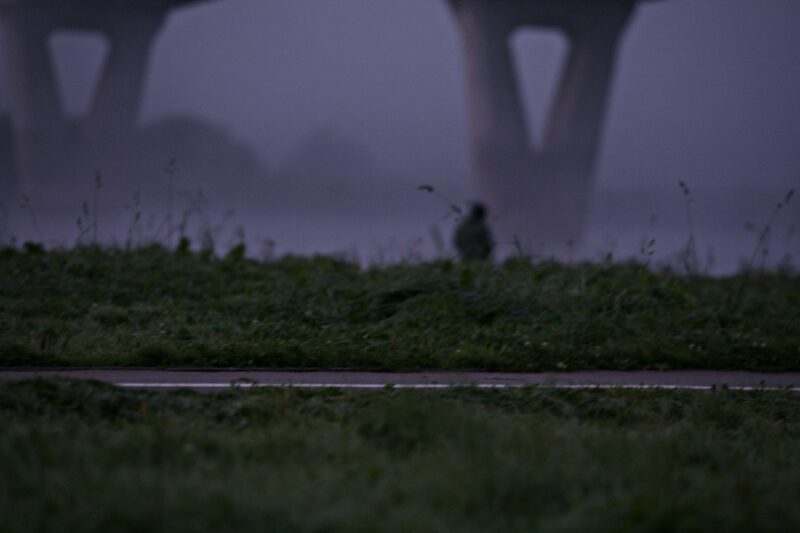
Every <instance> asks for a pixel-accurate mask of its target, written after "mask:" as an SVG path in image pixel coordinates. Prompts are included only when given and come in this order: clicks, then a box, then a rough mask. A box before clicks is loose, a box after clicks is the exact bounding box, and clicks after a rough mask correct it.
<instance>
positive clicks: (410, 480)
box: [0, 381, 800, 533]
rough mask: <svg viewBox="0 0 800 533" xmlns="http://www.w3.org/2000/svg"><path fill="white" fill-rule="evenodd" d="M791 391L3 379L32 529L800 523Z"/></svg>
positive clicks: (799, 460)
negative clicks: (201, 386) (127, 385)
mask: <svg viewBox="0 0 800 533" xmlns="http://www.w3.org/2000/svg"><path fill="white" fill-rule="evenodd" d="M798 438H800V397H798V396H797V395H793V394H790V393H785V392H766V391H762V392H753V393H734V392H729V391H724V390H723V391H718V392H713V393H690V392H656V391H649V392H637V391H555V390H547V389H519V390H505V391H499V390H476V389H452V390H447V391H439V392H421V391H407V390H406V391H397V390H387V391H384V392H342V391H335V390H330V391H315V392H312V391H307V390H306V391H303V390H292V389H271V390H264V389H260V390H241V389H239V390H231V391H228V392H225V393H220V394H214V395H203V394H198V393H191V392H161V393H153V392H143V391H132V390H119V389H115V388H113V387H111V386H108V385H103V384H98V383H91V382H69V381H32V382H23V383H15V384H8V383H6V384H0V516H2V517H3V526H2V529H3V531H4V532H9V533H14V532H29V531H404V532H405V531H443V532H450V531H533V530H542V531H705V530H709V529H711V528H713V529H714V530H715V531H720V532H721V531H797V530H798V529H800V506H798V505H797V502H798V501H800V445H799V444H800V443H799V442H798Z"/></svg>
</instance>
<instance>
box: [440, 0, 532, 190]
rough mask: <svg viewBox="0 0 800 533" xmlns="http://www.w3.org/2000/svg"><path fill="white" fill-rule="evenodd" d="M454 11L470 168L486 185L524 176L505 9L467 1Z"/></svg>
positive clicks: (526, 147)
mask: <svg viewBox="0 0 800 533" xmlns="http://www.w3.org/2000/svg"><path fill="white" fill-rule="evenodd" d="M455 15H456V18H457V21H458V26H459V29H460V31H461V39H462V44H463V48H464V61H465V72H466V77H467V93H468V102H469V112H470V122H471V128H470V141H471V145H472V157H473V164H474V167H475V171H476V174H477V175H478V178H479V180H480V181H481V182H482V184H483V185H487V186H488V189H489V190H490V191H491V190H492V189H493V188H494V186H495V185H502V186H505V185H507V184H508V183H509V182H510V183H516V182H519V181H521V180H524V179H526V177H527V176H528V175H529V174H530V172H531V170H532V169H531V161H532V158H531V155H532V154H531V146H530V138H529V135H528V130H527V126H526V122H525V113H524V109H523V105H522V98H521V96H520V92H519V83H518V80H517V74H516V70H515V68H514V60H513V57H512V53H511V49H510V43H509V37H510V32H511V30H512V28H513V25H512V23H511V20H510V19H509V18H508V17H507V16H506V13H504V12H499V11H498V10H496V9H493V7H492V6H491V4H490V3H488V2H483V1H479V2H472V3H470V5H469V6H464V8H462V9H457V10H456V11H455Z"/></svg>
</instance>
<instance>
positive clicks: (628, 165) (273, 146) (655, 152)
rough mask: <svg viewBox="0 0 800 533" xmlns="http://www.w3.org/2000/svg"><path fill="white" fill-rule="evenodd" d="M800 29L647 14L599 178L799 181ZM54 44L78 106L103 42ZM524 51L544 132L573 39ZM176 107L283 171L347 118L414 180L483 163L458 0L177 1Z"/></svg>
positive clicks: (622, 76) (634, 29)
mask: <svg viewBox="0 0 800 533" xmlns="http://www.w3.org/2000/svg"><path fill="white" fill-rule="evenodd" d="M798 27H800V2H797V0H673V1H666V2H663V3H657V4H653V5H644V6H642V7H640V8H639V10H638V12H637V15H636V17H635V19H634V21H633V23H632V24H631V26H630V28H629V31H628V33H627V35H626V37H625V40H624V42H623V46H622V50H621V52H622V53H621V55H620V61H619V63H618V70H617V73H618V76H617V78H616V85H615V91H614V94H613V99H612V102H611V112H610V121H609V123H608V125H607V129H606V132H607V135H606V139H605V143H604V146H605V148H604V150H603V156H602V160H601V163H600V171H599V176H598V178H599V183H600V184H601V185H611V186H617V185H637V186H638V185H645V184H647V183H658V184H673V183H674V182H675V181H676V180H677V179H684V180H686V181H688V182H690V183H695V184H697V185H698V186H702V185H705V184H712V183H714V184H718V183H723V182H725V183H734V184H738V185H747V184H751V185H753V186H761V185H763V184H764V183H770V184H774V185H775V186H776V187H778V188H780V187H784V186H791V185H793V184H796V183H798V182H800V179H799V178H798V176H800V150H798V148H797V147H798V140H800V105H799V104H800V102H798V100H799V99H800V32H798V31H797V28H798ZM55 42H56V48H57V50H58V53H57V60H58V67H59V71H60V72H61V76H62V83H63V85H64V87H65V92H66V98H67V101H68V108H69V109H70V110H71V111H72V112H76V111H77V110H79V108H80V107H81V106H82V105H85V102H86V101H87V95H88V93H87V89H86V88H87V87H88V86H89V85H90V80H91V75H92V68H94V65H96V64H97V63H99V61H100V59H101V57H102V50H101V48H100V47H99V46H97V44H96V43H95V42H94V41H92V40H91V39H87V38H85V37H84V38H80V37H76V36H75V35H74V34H72V35H69V36H67V35H61V36H59V37H58V38H57V39H56V41H55ZM513 45H514V48H515V49H516V50H517V52H518V56H517V60H518V64H519V65H520V67H521V69H522V81H523V83H524V89H525V95H526V104H527V105H528V111H529V113H530V115H531V117H532V119H533V120H532V126H533V129H534V137H536V138H538V134H537V131H538V128H540V127H541V125H542V119H543V115H544V113H545V109H546V104H547V99H548V98H549V97H550V95H551V89H552V85H553V82H554V81H555V77H556V74H557V71H558V66H559V61H560V60H561V56H562V54H563V53H564V49H565V45H564V42H563V41H562V40H561V39H560V37H559V36H558V34H556V33H546V32H536V31H525V32H521V33H519V34H518V35H516V36H515V37H514V41H513ZM6 75H8V73H6ZM12 75H13V73H12ZM5 100H6V99H5V93H0V102H2V104H0V105H3V106H5V105H6V103H5ZM168 113H191V114H195V115H200V116H202V117H204V118H206V119H208V120H211V121H213V122H215V123H218V124H221V125H223V126H225V127H227V128H228V129H229V131H230V132H231V133H233V134H234V135H235V136H236V137H238V138H240V139H242V140H245V141H247V142H249V143H250V144H252V146H254V147H255V148H256V149H257V151H258V153H259V155H260V156H261V157H262V158H263V160H264V161H265V163H266V164H267V166H268V167H273V168H274V167H276V166H280V164H281V163H282V162H283V161H285V160H287V159H288V158H290V157H291V152H292V150H293V149H294V148H296V146H297V144H298V143H299V142H300V141H301V140H302V139H303V138H304V136H306V135H308V134H310V133H311V132H313V131H314V130H317V129H318V128H320V127H326V126H333V127H335V128H337V129H338V130H340V131H341V132H342V134H343V135H346V136H347V137H349V138H351V139H353V140H355V141H357V142H360V143H362V144H363V145H365V146H366V147H368V148H369V149H370V150H371V151H372V152H373V154H374V155H375V157H376V158H377V160H378V161H379V163H380V164H381V165H382V166H384V167H385V168H387V169H389V170H390V171H391V172H392V173H396V174H398V175H403V176H406V177H408V178H409V179H412V180H416V181H420V182H421V181H426V182H427V181H432V180H434V179H436V178H437V177H448V178H452V179H458V177H460V176H462V175H466V174H467V173H468V152H467V142H466V141H467V132H466V128H467V114H466V103H465V88H464V84H463V74H462V61H461V56H460V48H459V42H458V35H457V33H456V31H455V28H454V25H453V22H452V20H451V18H450V16H449V13H448V11H447V9H446V4H445V2H444V1H443V0H269V1H264V0H220V1H217V2H209V3H206V4H203V5H201V6H199V7H194V8H188V9H184V10H181V11H178V12H175V13H174V14H173V15H172V17H171V18H170V20H169V22H168V23H167V25H166V27H165V28H164V31H163V32H162V34H161V36H160V38H159V40H158V42H157V45H156V48H155V51H154V61H153V64H152V69H151V76H150V80H149V83H148V90H147V96H146V99H145V106H144V116H143V119H144V120H145V121H152V120H154V119H156V118H158V117H160V116H163V115H164V114H168Z"/></svg>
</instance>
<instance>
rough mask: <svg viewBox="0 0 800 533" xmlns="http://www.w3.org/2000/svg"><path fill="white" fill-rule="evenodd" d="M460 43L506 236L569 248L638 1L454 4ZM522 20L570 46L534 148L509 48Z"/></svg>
mask: <svg viewBox="0 0 800 533" xmlns="http://www.w3.org/2000/svg"><path fill="white" fill-rule="evenodd" d="M448 1H449V3H450V5H451V8H452V10H453V14H454V15H455V19H456V23H457V27H458V30H459V33H460V35H461V38H462V41H463V45H464V46H463V48H464V53H465V64H466V69H465V70H466V78H467V85H468V94H469V107H470V118H471V139H472V150H473V159H474V170H475V174H476V176H477V178H478V182H479V187H480V190H481V193H482V194H484V195H485V196H486V200H488V201H489V203H490V205H491V206H492V207H493V208H494V212H495V213H496V215H497V223H498V226H499V229H500V234H501V235H500V236H501V239H511V238H519V239H520V240H522V241H524V242H528V243H532V244H533V243H536V244H540V243H543V242H549V243H551V244H552V243H556V244H558V245H562V246H563V245H565V244H567V243H568V242H570V241H573V242H574V241H576V240H579V239H580V237H581V235H582V233H583V230H584V226H585V219H586V213H587V211H588V198H589V193H590V191H591V185H592V178H593V173H594V166H595V161H596V159H597V153H598V149H599V146H600V139H601V134H602V130H603V126H604V122H605V115H606V107H607V102H608V96H609V93H610V89H611V85H612V75H613V66H614V62H615V58H616V52H617V43H618V42H619V38H620V36H621V34H622V32H623V30H624V28H625V26H626V23H627V21H628V19H629V17H630V15H631V13H632V12H633V9H634V6H635V3H636V2H635V0H605V1H602V2H601V1H600V0H516V1H512V0H506V1H503V0H448ZM521 26H544V27H549V28H556V29H559V30H561V31H563V32H564V34H565V35H566V36H567V38H568V39H569V41H570V52H569V57H568V59H567V62H566V65H565V68H564V70H563V73H562V78H561V81H560V84H559V87H558V90H557V94H556V100H555V104H554V107H553V109H552V111H551V113H550V117H551V118H550V123H549V125H548V127H547V130H546V136H545V139H544V141H543V142H542V145H541V146H539V147H534V146H532V143H531V142H530V140H529V137H528V133H527V132H528V128H527V127H526V120H525V116H524V111H523V106H522V104H521V98H520V95H519V86H518V81H517V79H516V73H515V69H514V65H513V59H512V57H511V52H510V49H509V35H510V32H511V31H513V30H514V29H515V28H518V27H521Z"/></svg>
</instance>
